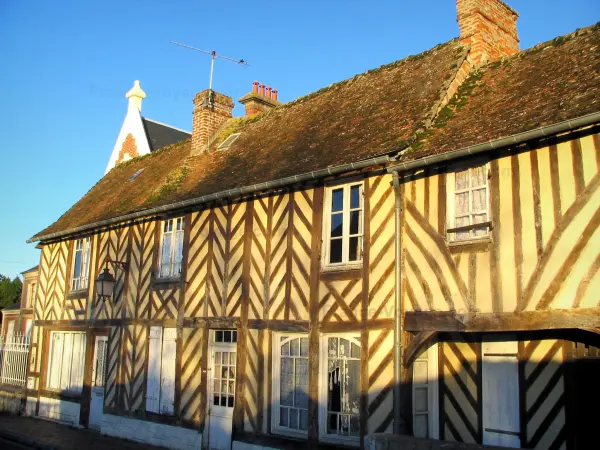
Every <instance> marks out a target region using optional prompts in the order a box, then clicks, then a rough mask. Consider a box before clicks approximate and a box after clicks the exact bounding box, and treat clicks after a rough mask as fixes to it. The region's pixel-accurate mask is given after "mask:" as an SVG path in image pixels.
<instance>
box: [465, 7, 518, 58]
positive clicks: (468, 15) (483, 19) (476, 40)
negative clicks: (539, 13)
mask: <svg viewBox="0 0 600 450" xmlns="http://www.w3.org/2000/svg"><path fill="white" fill-rule="evenodd" d="M456 9H457V13H458V15H457V21H458V26H459V28H460V41H461V43H462V44H463V45H465V46H470V47H471V51H470V54H469V59H470V62H471V64H472V65H474V66H479V65H481V64H485V63H488V62H492V61H494V60H496V59H500V58H502V57H503V56H510V55H514V54H515V53H517V52H518V51H519V37H518V35H517V17H519V15H518V14H517V13H516V12H515V11H514V10H513V9H511V8H510V7H509V6H507V5H506V4H505V3H504V2H502V1H501V0H456Z"/></svg>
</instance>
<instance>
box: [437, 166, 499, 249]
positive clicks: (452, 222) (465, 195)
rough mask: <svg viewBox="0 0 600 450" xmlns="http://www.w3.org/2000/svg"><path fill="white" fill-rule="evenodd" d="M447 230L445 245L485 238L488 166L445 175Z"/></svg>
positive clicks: (487, 223) (487, 217)
mask: <svg viewBox="0 0 600 450" xmlns="http://www.w3.org/2000/svg"><path fill="white" fill-rule="evenodd" d="M447 191H448V227H447V230H446V231H447V234H448V240H449V241H451V242H452V241H465V240H471V239H478V238H482V237H486V236H488V235H489V230H490V225H491V222H490V214H489V186H488V166H487V165H485V164H484V165H481V166H477V167H470V168H467V169H464V170H457V171H455V172H449V173H448V177H447Z"/></svg>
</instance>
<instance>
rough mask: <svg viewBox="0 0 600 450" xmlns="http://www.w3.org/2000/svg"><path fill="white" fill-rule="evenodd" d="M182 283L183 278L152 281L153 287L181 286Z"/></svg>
mask: <svg viewBox="0 0 600 450" xmlns="http://www.w3.org/2000/svg"><path fill="white" fill-rule="evenodd" d="M180 282H181V277H180V276H177V277H162V278H154V279H153V280H152V285H153V286H164V285H169V284H179V283H180Z"/></svg>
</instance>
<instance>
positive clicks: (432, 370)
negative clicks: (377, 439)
mask: <svg viewBox="0 0 600 450" xmlns="http://www.w3.org/2000/svg"><path fill="white" fill-rule="evenodd" d="M437 366H438V344H433V345H432V346H431V347H429V349H426V350H424V351H423V352H422V353H421V354H420V355H419V356H418V357H417V359H416V360H415V362H414V363H413V379H412V396H413V397H412V398H413V402H412V404H413V435H414V436H415V437H422V438H430V439H438V436H439V430H438V428H439V422H438V371H437Z"/></svg>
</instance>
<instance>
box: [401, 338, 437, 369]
mask: <svg viewBox="0 0 600 450" xmlns="http://www.w3.org/2000/svg"><path fill="white" fill-rule="evenodd" d="M436 334H437V331H433V330H426V331H419V332H418V333H417V335H416V336H415V337H413V339H412V341H410V344H408V346H407V347H406V349H405V350H404V365H405V366H407V367H408V366H410V365H412V363H413V362H414V361H415V359H416V358H417V355H418V354H419V352H420V351H421V349H422V348H423V347H424V346H425V345H426V344H427V343H428V342H430V341H431V339H433V337H434V336H435V335H436Z"/></svg>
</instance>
